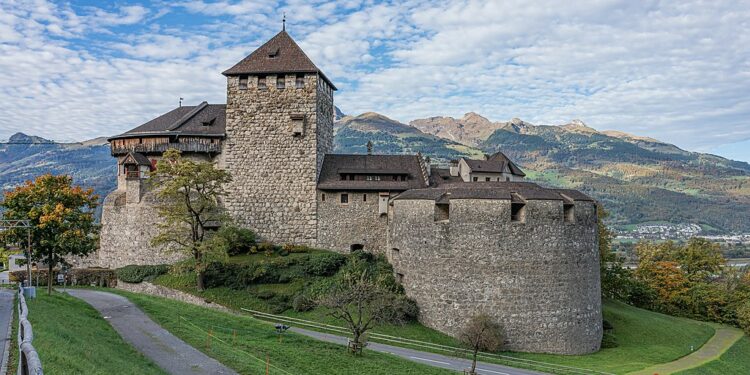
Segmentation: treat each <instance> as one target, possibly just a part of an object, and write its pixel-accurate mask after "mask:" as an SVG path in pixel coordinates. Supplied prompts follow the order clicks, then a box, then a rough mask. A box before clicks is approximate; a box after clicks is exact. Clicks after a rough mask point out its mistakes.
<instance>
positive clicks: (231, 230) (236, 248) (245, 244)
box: [216, 226, 255, 255]
mask: <svg viewBox="0 0 750 375" xmlns="http://www.w3.org/2000/svg"><path fill="white" fill-rule="evenodd" d="M216 234H217V235H218V236H220V237H222V238H223V239H224V240H225V241H226V242H227V243H228V244H229V250H227V253H228V254H229V255H240V254H245V253H248V252H250V249H251V248H252V247H253V245H255V233H253V231H251V230H250V229H246V228H240V227H235V226H225V227H222V228H221V229H219V231H218V232H217V233H216Z"/></svg>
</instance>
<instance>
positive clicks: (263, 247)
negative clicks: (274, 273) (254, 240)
mask: <svg viewBox="0 0 750 375" xmlns="http://www.w3.org/2000/svg"><path fill="white" fill-rule="evenodd" d="M257 252H259V253H264V254H266V255H268V256H271V255H273V253H275V252H276V245H274V244H272V243H270V242H261V243H260V244H259V245H258V246H257Z"/></svg>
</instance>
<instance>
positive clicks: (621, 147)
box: [0, 108, 750, 234]
mask: <svg viewBox="0 0 750 375" xmlns="http://www.w3.org/2000/svg"><path fill="white" fill-rule="evenodd" d="M334 132H335V139H334V142H335V152H337V153H355V154H363V153H366V152H367V147H366V144H367V142H368V141H371V142H372V143H373V145H374V152H375V153H416V152H421V153H422V154H423V155H425V156H429V157H430V158H431V161H432V162H433V163H435V164H442V165H446V164H448V163H449V161H450V160H453V159H456V158H459V157H469V158H482V157H483V156H484V154H489V153H494V152H496V151H502V152H503V153H505V154H506V155H508V156H509V157H510V158H511V159H513V160H514V161H516V162H517V163H518V164H519V165H520V166H521V167H522V168H523V169H524V171H525V172H526V175H527V179H529V180H531V181H535V182H537V183H539V184H542V185H545V186H551V187H565V188H575V189H579V190H581V191H583V192H585V193H587V194H589V195H591V196H592V197H594V198H596V199H597V200H599V201H600V202H602V203H603V204H604V207H605V208H606V209H607V210H608V211H609V212H610V217H609V219H608V222H609V223H610V224H612V225H615V226H617V227H623V228H624V227H627V226H629V225H632V224H639V223H650V222H669V223H694V224H699V225H701V227H702V228H703V230H704V232H706V233H717V234H718V233H737V232H745V233H746V232H750V164H748V163H745V162H739V161H733V160H729V159H725V158H722V157H719V156H715V155H710V154H704V153H697V152H690V151H686V150H683V149H680V148H679V147H677V146H674V145H672V144H668V143H665V142H661V141H658V140H656V139H652V138H648V137H640V136H636V135H630V134H626V133H622V132H618V131H598V130H596V129H594V128H592V127H589V126H587V125H586V124H585V123H583V122H582V121H579V120H574V121H572V122H570V123H568V124H562V125H535V124H531V123H528V122H525V121H523V120H520V119H515V118H514V119H512V120H510V121H507V122H493V121H490V120H488V119H487V118H485V117H483V116H481V115H479V114H477V113H473V112H470V113H467V114H466V115H464V116H463V117H462V118H452V117H430V118H425V119H417V120H413V121H411V122H410V123H409V124H404V123H400V122H398V121H395V120H393V119H390V118H388V117H386V116H383V115H380V114H377V113H374V112H368V113H363V114H361V115H358V116H346V115H344V113H342V112H341V111H340V110H339V109H338V108H337V109H336V122H335V128H334ZM115 171H116V166H115V161H114V159H113V158H112V157H111V156H110V155H109V147H108V145H107V143H106V139H102V138H100V139H95V140H91V141H87V142H82V143H67V144H65V143H53V142H50V141H48V140H45V139H43V138H39V137H33V136H27V135H24V134H21V133H19V134H16V135H14V136H12V137H11V139H10V140H9V142H8V144H2V145H0V188H2V189H9V188H12V187H13V186H15V185H18V184H19V183H22V182H23V181H24V180H27V179H30V178H33V177H35V176H36V175H39V174H42V173H66V174H70V175H72V176H73V177H74V179H75V181H76V183H79V184H82V185H86V186H91V187H94V189H95V190H96V191H97V193H99V194H100V195H102V196H103V195H104V194H106V193H108V192H109V191H111V190H113V189H114V187H115V176H116V175H115Z"/></svg>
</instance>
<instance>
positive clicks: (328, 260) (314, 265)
mask: <svg viewBox="0 0 750 375" xmlns="http://www.w3.org/2000/svg"><path fill="white" fill-rule="evenodd" d="M345 262H346V256H344V255H341V254H337V253H323V254H319V255H316V256H311V257H309V258H308V259H307V261H306V262H305V264H304V266H303V269H304V271H305V273H306V274H307V275H309V276H333V275H334V274H335V273H336V271H338V270H339V268H341V266H342V265H343V264H344V263H345Z"/></svg>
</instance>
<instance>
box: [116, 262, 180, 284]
mask: <svg viewBox="0 0 750 375" xmlns="http://www.w3.org/2000/svg"><path fill="white" fill-rule="evenodd" d="M167 272H169V265H166V264H157V265H135V264H131V265H129V266H125V267H122V268H118V269H117V278H118V279H120V280H121V281H124V282H126V283H141V282H143V281H151V280H153V279H155V278H156V277H157V276H160V275H163V274H165V273H167Z"/></svg>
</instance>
